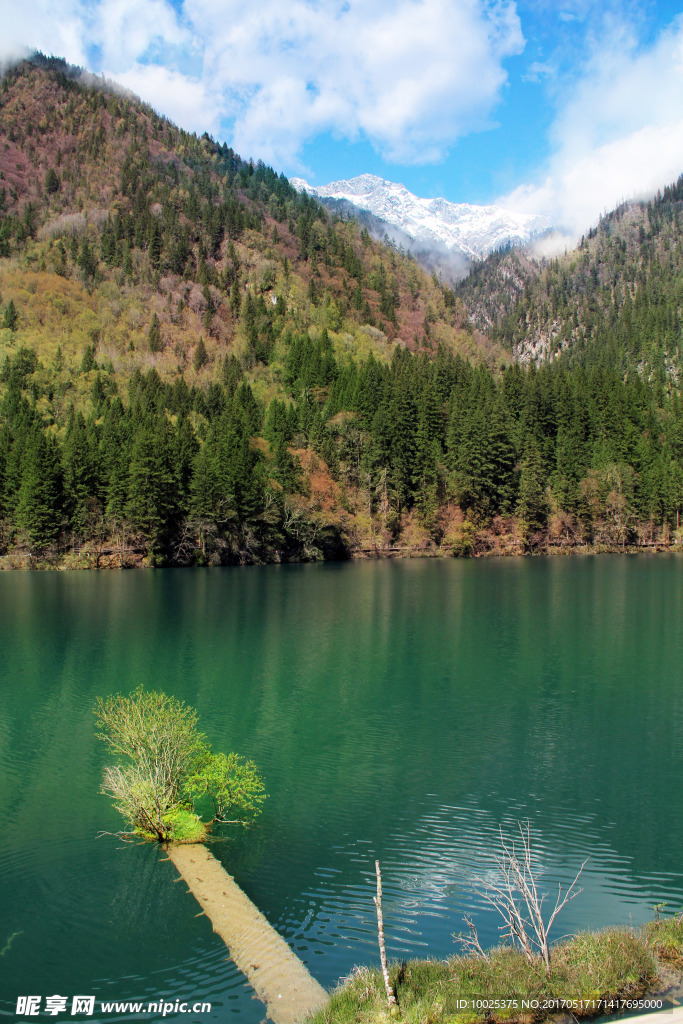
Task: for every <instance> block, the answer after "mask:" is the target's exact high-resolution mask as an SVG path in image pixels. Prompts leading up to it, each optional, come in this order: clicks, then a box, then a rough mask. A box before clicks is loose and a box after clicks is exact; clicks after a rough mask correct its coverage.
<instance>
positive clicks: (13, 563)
mask: <svg viewBox="0 0 683 1024" xmlns="http://www.w3.org/2000/svg"><path fill="white" fill-rule="evenodd" d="M661 554H666V555H675V554H683V544H679V543H670V544H662V543H659V544H644V545H639V544H630V545H625V546H622V545H615V546H610V545H604V544H573V545H558V544H548V543H546V544H539V545H537V546H534V547H533V548H531V549H529V548H527V549H524V548H523V546H522V545H521V544H519V543H515V544H510V545H505V546H496V547H491V548H486V549H483V550H475V551H472V552H470V553H468V554H455V553H453V552H452V551H449V550H445V549H444V548H443V547H439V546H437V545H433V546H430V547H413V546H410V545H405V546H399V545H397V546H394V547H389V548H382V547H373V548H351V549H349V550H348V551H347V552H345V553H344V554H343V555H342V556H341V557H338V558H321V559H304V558H279V557H274V558H271V559H267V558H264V559H246V558H245V559H235V560H231V561H226V562H220V563H216V564H206V563H203V564H202V563H201V562H199V561H196V562H190V563H189V564H188V563H180V562H174V561H164V560H163V559H158V558H155V559H154V560H150V558H149V556H147V555H146V554H144V553H143V552H140V551H128V552H125V553H123V554H121V553H118V552H117V553H113V552H105V553H99V554H97V555H95V554H93V553H92V552H89V551H85V550H84V551H81V552H80V553H79V554H74V553H73V552H69V553H65V554H58V555H43V556H37V555H31V554H29V553H27V552H16V553H11V554H6V555H0V572H90V571H99V572H101V571H110V570H112V569H116V570H120V571H127V570H134V569H200V568H201V569H214V568H236V567H240V566H256V565H259V566H264V565H307V564H314V563H318V564H320V563H322V562H327V563H329V562H371V561H378V562H379V561H402V560H406V559H418V558H425V559H442V560H447V559H458V560H462V561H476V560H479V559H487V558H525V559H526V558H585V557H592V556H596V555H661Z"/></svg>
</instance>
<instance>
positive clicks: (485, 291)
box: [455, 177, 683, 387]
mask: <svg viewBox="0 0 683 1024" xmlns="http://www.w3.org/2000/svg"><path fill="white" fill-rule="evenodd" d="M682 225H683V177H681V178H680V179H679V180H678V181H677V182H676V183H674V184H672V185H670V186H668V187H666V188H664V190H663V191H660V192H659V193H658V194H657V195H656V196H655V197H653V199H652V200H650V201H649V202H645V201H630V202H627V203H624V204H622V205H621V206H619V207H618V208H617V209H616V210H614V211H612V212H611V213H609V214H607V215H606V216H603V217H601V218H600V221H599V223H598V224H597V226H596V227H594V228H592V229H591V230H590V231H588V233H587V234H586V235H585V236H584V237H583V239H582V240H581V243H580V245H579V246H578V247H577V248H576V249H574V250H573V251H571V252H568V253H566V254H565V255H564V256H559V257H556V258H554V259H550V260H541V259H538V258H535V257H534V256H533V255H532V254H531V253H528V252H520V251H512V252H508V253H496V254H493V255H491V256H489V257H488V258H487V259H486V260H484V261H483V262H482V263H480V264H478V265H477V266H476V267H474V268H473V271H472V274H471V275H470V277H469V278H467V279H466V280H464V281H462V282H460V284H459V285H458V286H457V288H456V289H455V293H456V295H457V296H458V298H459V299H460V300H461V301H462V303H463V305H464V306H465V307H466V308H467V310H468V315H469V318H470V322H471V323H473V324H475V325H476V326H477V327H478V328H479V329H480V330H481V331H482V332H484V333H486V334H487V335H489V337H491V338H493V339H495V340H496V341H498V342H499V343H500V344H502V345H503V346H504V347H505V348H507V350H508V351H509V352H510V353H511V355H512V356H513V358H515V359H516V360H518V361H520V362H522V363H529V362H534V363H536V365H541V364H542V363H544V362H548V361H558V360H559V361H561V362H562V363H563V364H564V365H567V366H574V365H584V366H585V365H587V364H592V365H594V364H600V365H602V366H607V367H610V368H611V369H614V370H616V371H617V372H618V373H619V374H622V375H625V374H628V373H633V372H637V373H639V374H641V375H644V376H646V377H649V378H652V379H656V380H659V381H661V382H662V383H667V386H669V387H671V386H672V385H675V386H677V385H678V380H679V375H680V373H681V371H682V370H683V364H682V363H681V356H682V351H681V350H682V342H683V305H682V296H683V238H682V232H681V227H682Z"/></svg>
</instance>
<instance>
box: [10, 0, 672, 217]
mask: <svg viewBox="0 0 683 1024" xmlns="http://www.w3.org/2000/svg"><path fill="white" fill-rule="evenodd" d="M0 13H1V14H2V24H3V39H2V41H1V42H0V56H2V57H4V58H5V59H8V58H10V57H12V56H15V55H18V54H20V53H21V52H22V50H23V49H25V48H27V47H28V48H38V49H42V50H43V51H45V52H48V53H55V54H57V55H59V56H64V57H66V58H67V59H68V60H71V61H73V62H74V63H79V64H82V65H84V66H86V67H88V68H90V70H92V71H96V72H103V73H105V74H106V75H107V76H108V77H111V78H114V79H116V80H118V81H119V82H121V83H123V84H124V85H126V86H127V87H128V88H130V89H132V90H133V91H134V92H136V93H137V94H138V95H140V96H142V98H143V99H145V100H147V101H148V102H150V103H151V104H152V105H153V106H154V107H156V109H158V110H160V111H161V112H162V113H165V114H167V115H168V116H169V117H171V118H172V119H173V120H174V121H175V122H176V123H178V124H179V125H182V126H183V127H185V128H189V129H192V130H196V131H199V132H201V131H204V130H207V131H209V132H210V133H211V134H212V135H214V137H216V138H218V139H220V140H221V141H223V140H225V141H227V142H229V143H230V144H231V145H233V146H234V147H235V149H237V151H238V152H240V153H241V155H242V156H253V157H254V158H262V159H264V160H265V161H266V162H267V163H270V164H272V165H273V166H274V167H275V168H276V169H277V170H278V171H284V172H285V173H286V174H288V175H290V176H291V175H299V176H301V177H306V178H307V179H308V180H309V181H310V182H311V183H313V184H326V183H327V182H329V181H331V180H336V179H339V178H348V177H352V176H354V175H356V174H361V173H363V172H367V171H369V172H372V173H374V174H378V175H380V176H382V177H385V178H388V179H389V180H392V181H400V182H402V183H403V184H404V185H406V186H407V187H408V188H409V189H410V190H411V191H413V192H415V193H416V194H418V195H423V196H436V195H443V196H445V197H446V198H448V199H451V200H453V201H456V202H478V203H488V202H494V201H500V202H502V203H504V204H505V205H508V206H511V207H514V208H518V209H522V210H524V211H526V212H535V213H543V214H545V215H546V216H548V217H549V218H550V219H551V220H552V221H553V223H555V224H557V225H558V226H559V227H561V228H564V229H565V230H566V231H567V233H569V234H578V233H581V231H582V230H585V229H586V228H587V227H588V226H589V224H590V223H591V222H593V221H594V220H595V218H596V217H597V216H598V214H599V213H600V212H602V210H604V209H609V208H611V207H612V206H613V205H615V204H616V203H617V202H619V201H620V200H621V199H623V198H628V197H630V196H633V195H645V194H648V193H651V192H652V191H654V190H656V188H657V187H659V186H661V185H664V184H666V183H667V182H669V181H671V180H673V179H675V178H676V177H677V176H678V175H679V174H680V173H681V172H683V0H681V3H671V2H658V3H655V2H652V0H649V2H644V3H633V2H630V0H625V2H623V0H622V2H621V3H618V4H617V3H616V2H614V0H602V2H595V0H260V2H259V3H258V5H257V6H255V7H250V6H248V5H246V4H245V3H244V0H29V2H28V3H26V4H24V5H18V4H16V2H15V0H0Z"/></svg>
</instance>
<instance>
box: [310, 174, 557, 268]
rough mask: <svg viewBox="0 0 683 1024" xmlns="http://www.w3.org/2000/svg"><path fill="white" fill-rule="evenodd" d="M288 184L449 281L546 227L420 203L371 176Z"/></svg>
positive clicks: (439, 202) (474, 209) (528, 219)
mask: <svg viewBox="0 0 683 1024" xmlns="http://www.w3.org/2000/svg"><path fill="white" fill-rule="evenodd" d="M291 182H292V185H294V187H295V188H296V189H298V190H299V191H300V192H307V193H308V194H309V195H312V196H315V197H316V198H317V199H318V200H319V201H320V202H321V203H323V205H324V206H326V207H327V208H328V209H330V210H332V211H334V212H336V213H340V214H346V215H352V216H355V217H357V218H358V219H359V220H360V221H361V223H363V224H364V225H365V226H366V227H367V229H368V231H369V232H370V234H372V235H373V236H374V237H376V238H379V239H384V238H385V236H386V237H388V238H389V239H390V241H392V242H393V243H394V244H396V245H399V246H402V247H403V248H404V249H405V250H407V251H408V252H410V253H412V254H413V255H414V256H415V257H416V258H417V259H418V260H419V261H420V262H421V263H422V264H423V265H425V266H426V267H428V268H429V269H430V270H435V271H437V273H440V274H441V276H443V277H444V278H445V279H447V280H451V281H458V280H461V279H462V278H463V277H466V276H467V274H468V273H469V272H470V270H471V268H472V265H473V264H474V263H476V262H478V261H480V260H482V259H484V258H485V257H486V256H488V255H489V254H490V253H492V252H495V251H497V250H499V249H504V248H506V247H509V246H523V245H527V244H528V243H530V242H531V241H533V240H534V239H537V238H539V237H540V236H541V235H543V234H544V233H545V232H547V231H548V230H549V229H550V227H551V225H550V223H549V221H548V220H547V219H546V218H545V217H542V216H536V215H533V214H522V213H516V212H514V211H511V210H506V209H503V208H502V207H500V206H495V205H490V206H477V205H475V204H473V203H452V202H449V200H447V199H442V198H437V199H424V198H421V197H419V196H416V195H414V194H413V193H412V192H409V191H408V189H407V188H405V186H404V185H400V184H397V183H395V182H391V181H386V180H385V179H383V178H379V177H377V176H376V175H374V174H361V175H359V176H358V177H355V178H351V179H349V180H348V181H344V180H342V181H333V182H331V183H330V184H329V185H320V186H314V185H309V183H308V182H307V181H305V180H304V179H303V178H292V179H291Z"/></svg>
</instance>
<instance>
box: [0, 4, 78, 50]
mask: <svg viewBox="0 0 683 1024" xmlns="http://www.w3.org/2000/svg"><path fill="white" fill-rule="evenodd" d="M83 18H84V10H83V7H82V6H81V4H80V3H79V2H78V0H66V2H64V3H62V4H61V5H60V4H58V3H54V2H51V0H35V2H34V3H31V4H30V5H29V4H21V3H16V2H13V0H0V23H1V24H2V33H0V59H1V60H3V61H6V60H12V59H16V58H17V57H19V56H23V55H25V53H26V52H27V51H28V50H42V51H43V52H44V53H52V54H55V55H57V56H60V57H64V58H66V60H68V61H70V62H71V63H72V64H80V65H84V64H85V48H84V46H83Z"/></svg>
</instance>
